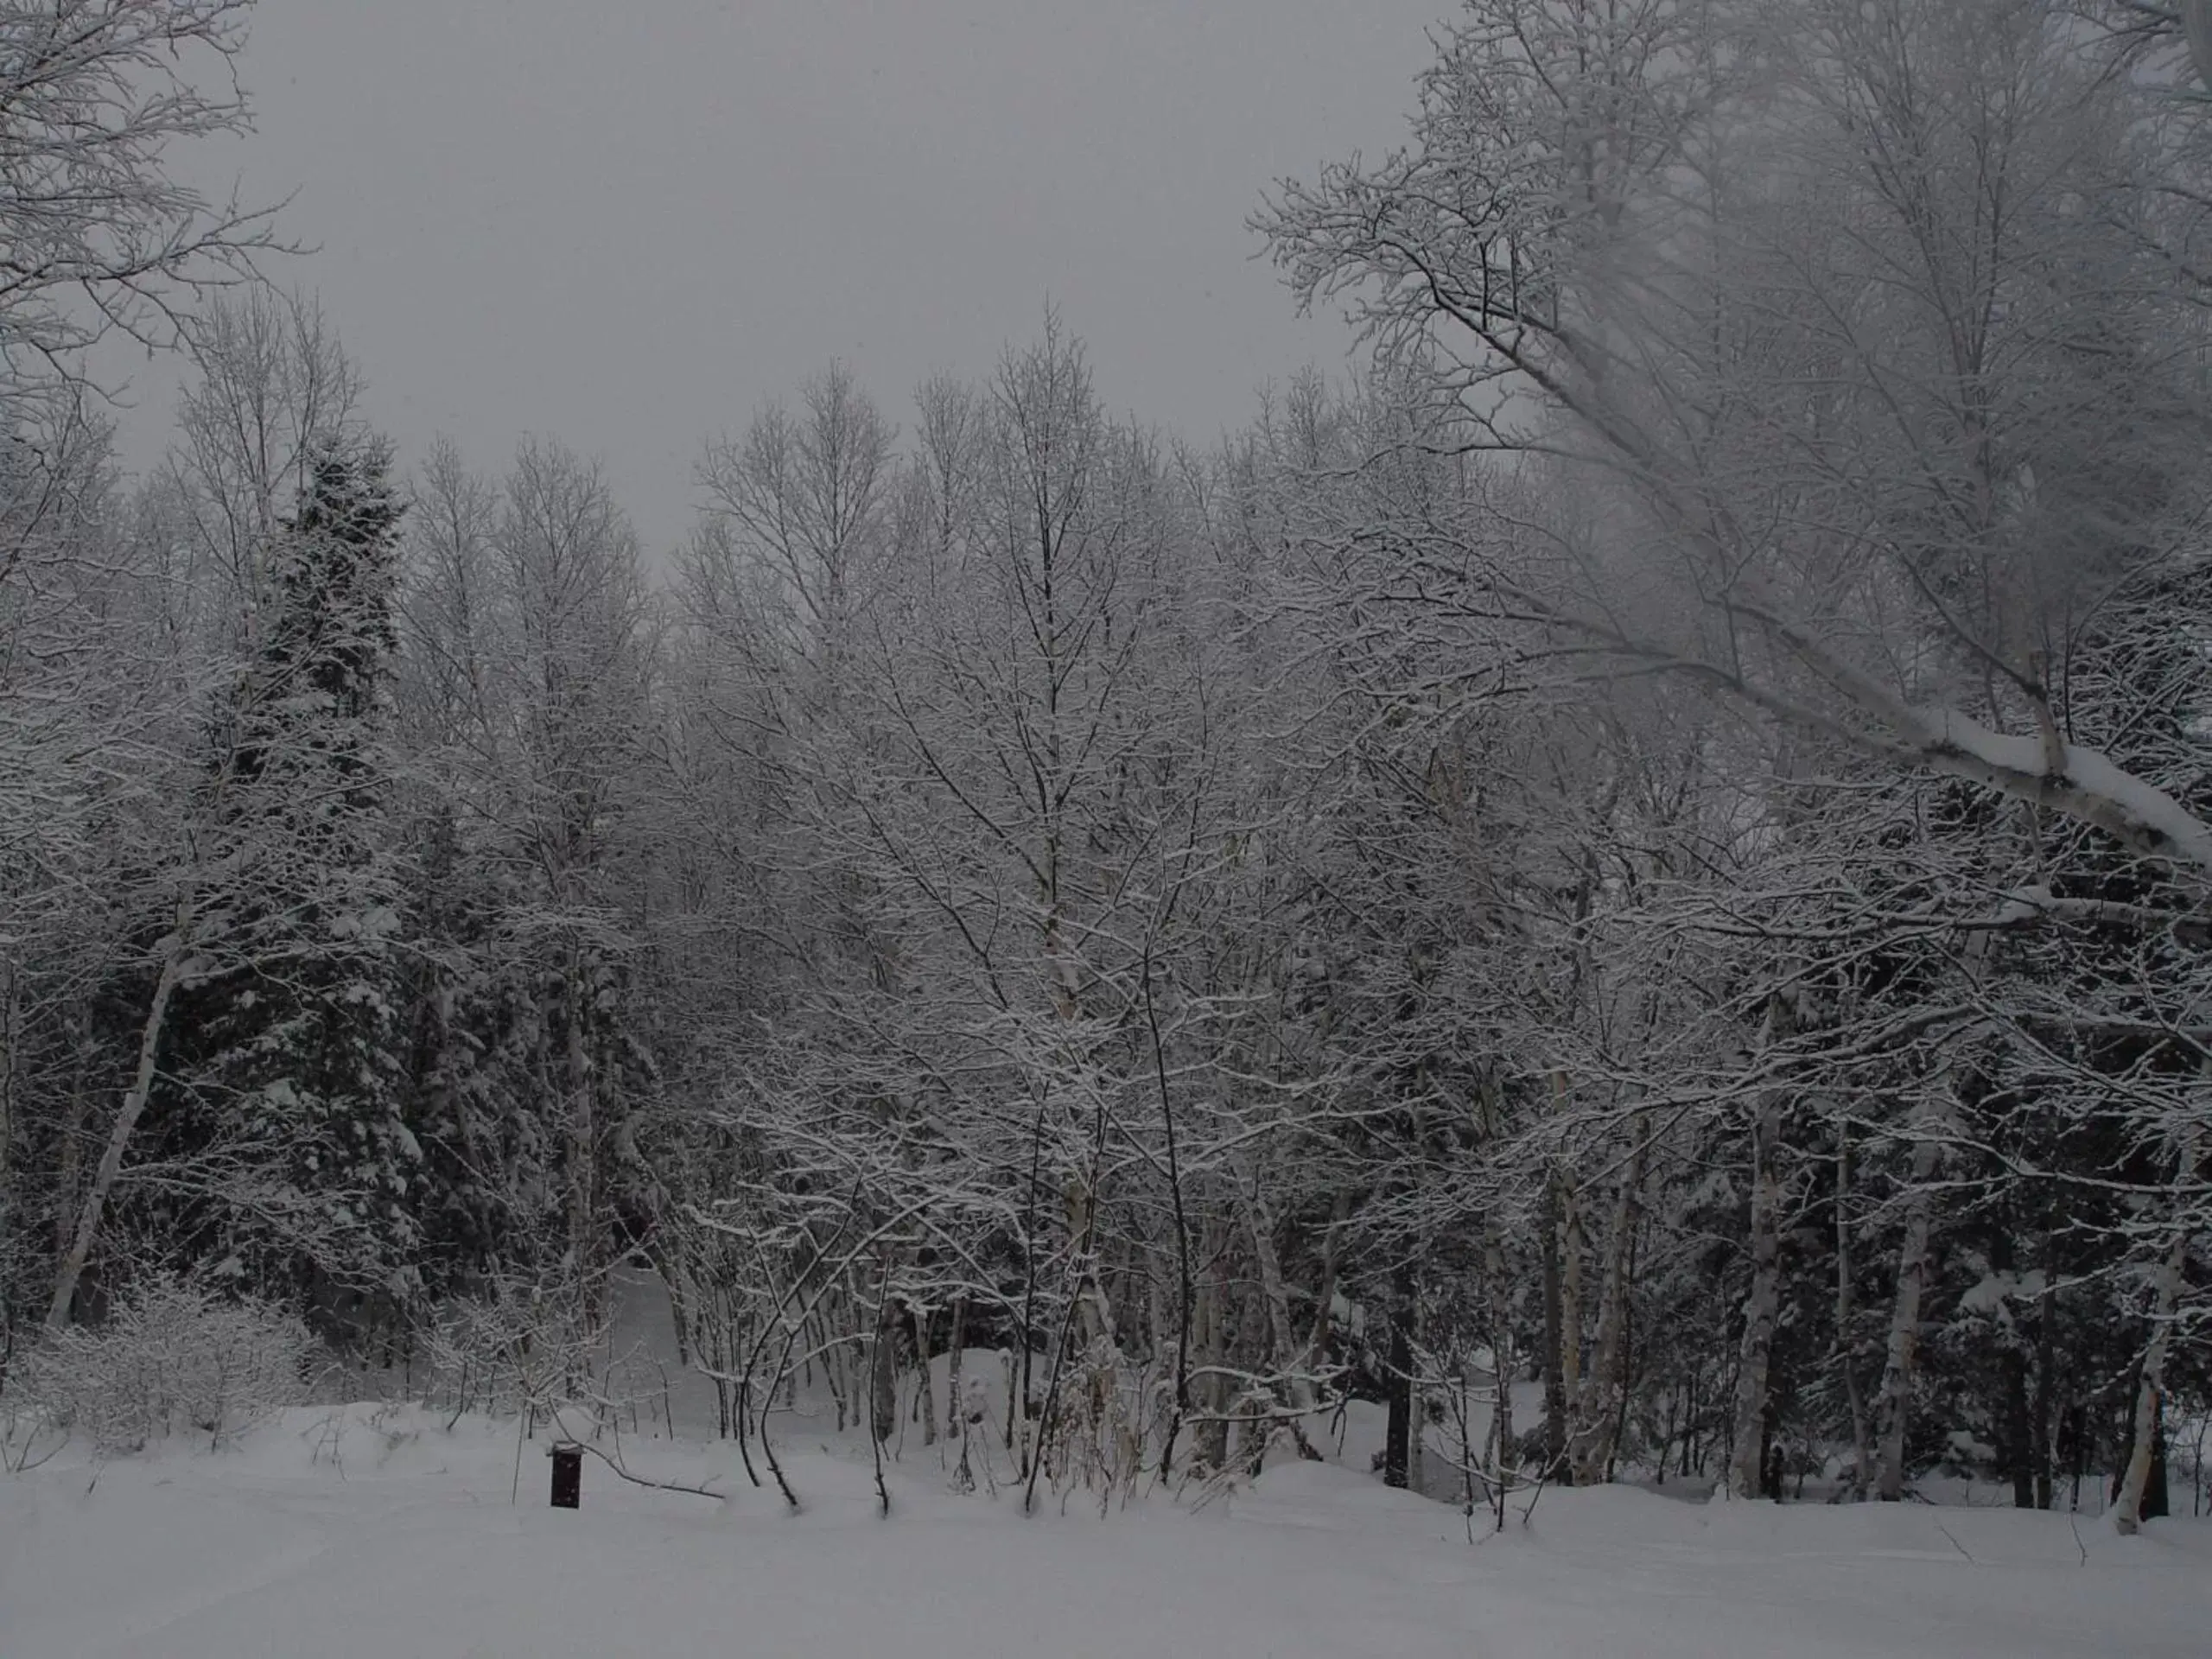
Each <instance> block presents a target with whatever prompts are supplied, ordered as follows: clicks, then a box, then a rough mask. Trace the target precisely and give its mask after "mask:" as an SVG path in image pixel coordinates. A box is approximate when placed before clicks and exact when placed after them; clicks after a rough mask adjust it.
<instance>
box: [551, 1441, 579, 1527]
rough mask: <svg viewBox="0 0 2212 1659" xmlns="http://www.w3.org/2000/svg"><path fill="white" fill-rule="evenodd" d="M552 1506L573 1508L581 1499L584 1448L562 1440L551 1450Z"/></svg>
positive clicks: (561, 1508)
mask: <svg viewBox="0 0 2212 1659" xmlns="http://www.w3.org/2000/svg"><path fill="white" fill-rule="evenodd" d="M552 1458H553V1507H554V1508H555V1509H556V1510H573V1509H575V1508H576V1507H577V1506H578V1505H579V1504H580V1503H582V1501H583V1493H584V1449H583V1447H582V1446H576V1445H574V1444H572V1443H570V1442H569V1441H565V1440H564V1441H563V1442H562V1443H561V1444H560V1445H558V1446H555V1447H554V1448H553V1451H552Z"/></svg>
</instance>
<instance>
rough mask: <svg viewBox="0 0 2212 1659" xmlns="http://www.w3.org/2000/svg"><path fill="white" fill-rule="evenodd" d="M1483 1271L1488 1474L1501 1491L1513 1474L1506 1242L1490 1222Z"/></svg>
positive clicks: (1511, 1365) (1496, 1227) (1487, 1227)
mask: <svg viewBox="0 0 2212 1659" xmlns="http://www.w3.org/2000/svg"><path fill="white" fill-rule="evenodd" d="M1483 1268H1484V1273H1485V1274H1487V1275H1488V1277H1489V1279H1490V1362H1491V1380H1492V1387H1493V1389H1495V1392H1496V1398H1495V1399H1494V1400H1493V1401H1492V1402H1491V1413H1492V1415H1493V1422H1492V1428H1493V1430H1494V1432H1493V1433H1492V1434H1491V1444H1492V1446H1494V1448H1495V1455H1496V1457H1497V1465H1496V1466H1495V1467H1494V1468H1493V1470H1492V1471H1491V1473H1492V1475H1493V1477H1494V1478H1495V1479H1496V1481H1497V1484H1498V1485H1499V1486H1501V1487H1503V1485H1504V1484H1505V1483H1506V1482H1507V1481H1508V1480H1510V1479H1511V1478H1512V1472H1513V1363H1512V1358H1511V1349H1512V1343H1513V1331H1512V1313H1511V1308H1510V1304H1509V1302H1508V1300H1507V1294H1506V1284H1505V1241H1504V1239H1503V1236H1501V1235H1500V1232H1499V1229H1498V1225H1497V1222H1496V1220H1494V1219H1493V1220H1492V1221H1491V1222H1490V1224H1488V1225H1487V1226H1485V1227H1484V1230H1483Z"/></svg>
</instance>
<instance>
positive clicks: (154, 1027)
mask: <svg viewBox="0 0 2212 1659" xmlns="http://www.w3.org/2000/svg"><path fill="white" fill-rule="evenodd" d="M191 925H192V916H191V911H190V909H189V907H188V906H186V905H184V904H180V905H179V906H178V907H177V918H176V931H175V932H174V933H172V934H171V935H170V936H169V942H168V949H167V950H166V951H165V953H164V954H163V956H162V967H161V974H160V976H159V977H158V978H156V980H155V982H154V995H153V998H152V1000H151V1001H149V1002H148V1003H147V1005H146V1021H145V1024H144V1025H143V1027H141V1028H140V1030H139V1033H138V1065H137V1070H136V1071H133V1072H132V1074H131V1078H130V1090H129V1091H128V1092H127V1093H126V1094H124V1096H123V1104H122V1107H121V1109H118V1111H117V1113H116V1115H115V1127H114V1128H112V1129H111V1130H110V1131H109V1132H108V1137H107V1146H106V1148H105V1150H104V1151H103V1152H102V1153H101V1154H100V1161H99V1168H98V1169H96V1170H94V1171H93V1172H92V1185H91V1186H90V1187H88V1188H87V1189H86V1192H85V1198H84V1203H83V1204H82V1205H80V1206H79V1209H78V1211H77V1229H76V1232H75V1235H74V1236H73V1237H72V1238H71V1240H70V1242H69V1248H68V1249H67V1251H66V1252H64V1253H63V1255H62V1257H61V1266H60V1269H59V1271H57V1272H56V1273H55V1274H54V1299H53V1300H52V1301H51V1302H49V1303H48V1305H47V1310H46V1328H47V1329H48V1330H49V1331H59V1330H60V1329H61V1327H62V1326H64V1325H67V1324H68V1323H69V1308H70V1304H71V1303H72V1302H73V1301H74V1300H76V1297H77V1281H79V1279H81V1278H82V1277H84V1273H85V1263H86V1261H87V1260H89V1259H90V1258H91V1256H92V1245H93V1243H94V1242H95V1241H96V1240H98V1238H99V1231H100V1223H101V1222H102V1220H103V1219H105V1216H106V1213H107V1199H108V1194H109V1193H110V1192H112V1191H113V1190H114V1187H115V1182H116V1178H117V1177H118V1175H120V1174H121V1173H123V1157H124V1153H125V1152H126V1151H127V1150H128V1149H129V1147H130V1137H131V1135H132V1133H133V1132H134V1131H135V1130H136V1129H137V1127H138V1120H139V1118H140V1117H142V1116H144V1114H145V1110H146V1101H147V1097H148V1096H149V1095H150V1094H151V1093H152V1092H153V1087H154V1070H155V1067H156V1064H157V1062H158V1061H159V1059H160V1058H161V1049H162V1037H163V1035H164V1033H166V1032H167V1030H168V1018H169V1003H170V1001H172V999H174V998H175V995H176V989H177V986H178V985H179V984H180V983H181V982H182V981H183V978H184V960H185V950H186V946H185V937H186V934H187V932H188V930H189V929H190V927H191Z"/></svg>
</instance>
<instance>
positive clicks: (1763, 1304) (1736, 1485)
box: [1728, 1095, 1782, 1497]
mask: <svg viewBox="0 0 2212 1659" xmlns="http://www.w3.org/2000/svg"><path fill="white" fill-rule="evenodd" d="M1781 1130H1782V1103H1781V1102H1780V1101H1779V1100H1777V1098H1775V1097H1774V1096H1772V1095H1769V1096H1766V1097H1765V1098H1764V1100H1762V1102H1761V1103H1760V1105H1759V1109H1758V1118H1757V1120H1756V1122H1754V1124H1753V1126H1752V1129H1751V1291H1750V1294H1749V1295H1748V1296H1746V1297H1745V1302H1744V1341H1743V1346H1742V1349H1741V1350H1740V1351H1739V1354H1738V1367H1737V1371H1736V1401H1735V1437H1734V1441H1733V1444H1732V1446H1731V1447H1730V1455H1729V1468H1728V1490H1729V1492H1730V1493H1731V1495H1732V1496H1734V1497H1758V1495H1759V1494H1760V1492H1761V1491H1763V1490H1764V1486H1765V1484H1766V1483H1765V1475H1766V1471H1765V1468H1764V1459H1765V1455H1766V1429H1767V1362H1768V1360H1769V1358H1770V1357H1771V1355H1772V1353H1773V1351H1774V1327H1775V1321H1776V1319H1777V1316H1778V1315H1779V1313H1780V1311H1781V1305H1782V1274H1781V1265H1780V1258H1781V1244H1780V1239H1779V1237H1778V1235H1777V1228H1778V1226H1779V1219H1778V1215H1777V1212H1778V1211H1780V1209H1781V1207H1782V1182H1781V1178H1780V1175H1779V1173H1778V1172H1777V1167H1776V1160H1775V1142H1776V1141H1777V1139H1778V1138H1779V1136H1780V1135H1781Z"/></svg>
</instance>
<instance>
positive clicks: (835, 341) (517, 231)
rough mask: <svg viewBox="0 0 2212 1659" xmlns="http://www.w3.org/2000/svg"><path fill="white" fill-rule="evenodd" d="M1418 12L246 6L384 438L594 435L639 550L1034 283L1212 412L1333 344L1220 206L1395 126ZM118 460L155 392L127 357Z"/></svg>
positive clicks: (1143, 409) (1240, 201)
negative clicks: (786, 412)
mask: <svg viewBox="0 0 2212 1659" xmlns="http://www.w3.org/2000/svg"><path fill="white" fill-rule="evenodd" d="M1448 10H1451V7H1450V5H1449V3H1448V0H720V3H717V0H626V3H618V0H374V3H368V0H272V3H270V4H266V5H264V6H262V7H260V8H258V16H257V20H256V22H255V25H254V36H253V41H252V44H251V48H250V50H249V53H248V55H247V57H246V59H245V62H244V63H243V65H242V73H243V75H244V78H245V81H246V84H247V86H248V88H249V91H250V92H251V96H252V98H253V99H254V101H255V104H256V105H257V111H258V128H259V130H258V132H257V135H256V136H255V137H252V138H251V139H248V140H245V141H243V142H242V143H224V144H222V145H219V146H214V147H211V148H210V149H209V150H208V151H207V152H206V153H204V154H203V155H202V156H200V157H199V158H197V159H196V160H195V161H194V164H193V167H192V171H193V172H194V174H195V175H202V176H205V175H206V169H207V168H208V167H209V166H210V164H213V168H215V169H216V170H219V172H220V173H221V174H222V175H224V176H225V177H227V176H228V175H229V174H230V173H231V172H232V171H233V170H236V171H239V172H242V173H243V175H244V177H245V184H246V188H247V190H248V193H249V194H250V195H253V196H259V197H262V198H264V199H265V198H267V197H270V196H273V195H278V194H283V193H285V192H288V191H293V190H296V191H297V193H298V194H297V196H296V200H295V201H294V203H293V206H292V207H291V209H290V211H289V214H288V216H287V218H286V219H285V221H284V223H285V226H286V228H287V229H288V230H289V232H290V233H291V234H292V235H294V236H295V237H297V238H300V239H302V240H305V241H308V242H312V243H315V244H318V245H320V248H321V251H320V252H318V253H317V254H315V256H314V257H311V258H308V259H304V260H300V261H297V262H291V263H289V264H287V265H286V266H284V267H283V269H280V270H278V271H277V276H278V277H279V278H280V280H288V281H292V282H296V283H299V284H301V285H302V286H305V287H308V288H313V289H319V290H320V291H321V296H322V299H323V302H324V305H325V308H326V310H327V312H328V314H329V315H330V316H331V317H332V319H333V320H334V321H335V322H336V324H337V325H338V327H339V329H340V333H341V334H342V335H343V336H344V338H345V340H346V344H347V346H348V347H349V348H350V350H351V351H352V352H353V355H354V356H355V357H356V358H357V359H359V361H360V363H361V365H362V366H363V367H364V369H365V372H367V374H368V377H369V379H370V382H371V389H372V390H371V398H370V409H369V412H370V414H371V415H372V417H373V418H374V419H375V420H377V421H378V423H380V424H382V425H383V426H385V428H386V429H389V430H390V431H391V433H392V435H394V436H395V437H397V439H398V440H399V441H400V442H401V443H402V445H403V447H404V449H405V450H406V451H407V452H408V453H410V454H413V453H416V452H417V451H418V450H419V448H420V446H421V445H422V444H423V442H424V441H425V440H427V439H428V438H429V437H430V436H431V435H434V434H436V433H439V432H448V433H451V434H452V435H454V436H455V437H457V438H458V439H459V440H460V441H461V443H462V444H463V446H464V447H465V448H466V449H467V451H468V453H469V455H470V458H471V460H472V461H474V464H475V465H477V466H478V467H484V468H487V469H488V468H493V467H500V466H503V465H504V463H505V461H506V459H507V457H508V456H509V455H510V454H512V448H513V446H514V444H515V442H516V441H517V439H518V437H519V436H520V435H523V434H524V433H525V432H537V433H543V434H545V435H552V436H556V437H559V438H561V439H563V441H565V442H569V444H571V445H573V446H574V447H575V448H578V449H581V450H582V451H584V452H586V453H587V454H594V455H597V456H599V457H600V458H601V459H602V460H603V461H605V462H606V463H607V468H608V471H609V474H610V475H611V477H612V478H613V481H614V483H615V485H616V486H617V487H618V489H619V490H620V493H621V495H622V498H623V499H624V502H625V505H627V506H628V508H629V509H630V511H631V512H632V516H633V517H634V518H636V519H637V521H638V524H639V528H640V530H641V531H643V532H644V533H645V537H646V541H647V543H648V545H649V547H651V548H652V549H654V550H658V549H660V548H662V547H664V546H665V545H666V544H668V543H671V542H672V541H673V540H674V539H676V538H677V537H679V536H681V534H682V533H683V530H684V528H685V526H686V525H687V524H688V523H689V522H690V507H691V502H692V499H693V492H692V486H691V481H690V469H691V464H692V461H693V460H694V459H695V457H696V454H697V453H698V449H699V446H700V443H701V442H702V439H703V438H705V437H706V436H708V435H710V434H712V433H714V432H715V431H717V430H719V429H723V428H734V427H737V426H740V425H741V424H742V423H744V421H745V420H746V418H747V416H748V415H749V414H750V412H751V411H752V410H753V408H754V407H755V406H756V405H757V404H760V402H761V401H762V400H763V399H764V398H767V397H773V396H777V395H779V394H780V393H782V392H785V391H788V390H789V389H790V388H791V387H792V386H793V385H795V384H796V383H797V382H798V380H800V379H801V378H804V376H805V375H807V374H808V373H810V372H812V371H814V370H815V369H817V368H818V367H819V366H821V365H823V363H825V362H827V361H828V360H829V359H830V358H832V357H839V358H842V359H845V360H846V361H847V362H849V363H850V364H851V365H853V367H854V368H855V371H856V372H858V373H859V375H860V376H861V378H862V379H863V381H864V382H866V383H867V384H868V385H870V386H871V387H872V388H873V389H874V391H875V392H876V394H877V396H878V397H880V399H881V400H882V401H883V403H884V404H885V405H886V407H887V409H888V410H890V411H891V412H892V413H893V416H894V417H896V418H899V419H900V420H901V421H902V422H903V421H904V419H905V417H906V406H907V403H908V397H909V394H910V392H911V391H912V388H913V386H914V385H915V384H916V383H917V382H918V380H919V379H920V378H922V377H923V375H925V373H927V372H930V371H931V370H932V369H937V368H948V369H952V370H956V371H958V372H964V373H969V374H978V375H980V374H982V373H984V372H988V369H989V368H990V367H991V366H992V365H993V363H994V362H995V359H996V357H997V354H998V353H999V351H1000V349H1001V347H1002V346H1004V345H1005V344H1006V343H1007V342H1008V341H1009V340H1017V339H1022V338H1027V336H1028V335H1029V334H1032V333H1033V331H1034V329H1035V327H1036V325H1037V323H1038V321H1039V318H1040V316H1041V314H1042V309H1043V306H1044V303H1045V301H1046V297H1047V296H1050V297H1051V298H1052V301H1053V302H1056V303H1057V304H1058V306H1059V308H1060V309H1061V311H1062V313H1063V315H1064V316H1065V319H1066V321H1067V322H1068V324H1069V326H1070V327H1072V328H1073V329H1074V330H1075V331H1076V332H1077V334H1081V335H1082V336H1083V337H1084V339H1086V340H1088V341H1089V343H1090V348H1091V354H1092V360H1093V363H1094V365H1095V368H1096V373H1097V379H1098V384H1099V387H1100V390H1101V391H1102V393H1103V395H1104V396H1105V397H1106V398H1107V400H1108V402H1109V404H1112V405H1113V406H1114V407H1116V408H1117V409H1123V410H1135V411H1137V412H1138V413H1140V414H1141V415H1143V416H1146V417H1147V418H1149V419H1154V420H1157V421H1160V422H1162V423H1168V424H1172V425H1173V426H1175V427H1177V428H1179V429H1181V430H1183V431H1185V432H1186V433H1188V434H1191V435H1193V436H1196V437H1201V438H1204V437H1210V436H1211V435H1214V434H1215V433H1217V431H1219V430H1220V429H1224V428H1225V427H1229V426H1234V425H1236V424H1239V423H1242V422H1243V419H1244V418H1245V417H1246V416H1248V415H1249V412H1250V411H1251V410H1252V408H1253V404H1254V396H1253V394H1254V391H1255V387H1256V386H1257V385H1259V384H1260V383H1261V382H1262V381H1263V380H1265V379H1267V378H1270V377H1280V376H1281V375H1282V374H1284V373H1285V372H1287V371H1289V370H1290V369H1292V368H1294V367H1295V366H1297V365H1299V364H1300V363H1302V362H1306V361H1311V360H1316V359H1319V360H1321V361H1324V362H1325V363H1328V364H1331V365H1334V364H1336V363H1338V362H1340V361H1341V360H1342V359H1341V354H1342V352H1343V349H1344V335H1343V333H1342V330H1341V328H1340V327H1339V326H1338V325H1335V324H1333V323H1320V322H1316V323H1311V324H1308V323H1301V322H1300V321H1299V320H1298V319H1297V318H1296V317H1295V316H1294V315H1293V308H1292V304H1291V301H1290V298H1289V296H1287V294H1286V293H1285V292H1284V290H1283V289H1281V286H1280V284H1279V283H1277V281H1276V279H1275V277H1274V272H1273V271H1272V270H1270V269H1269V268H1268V265H1267V264H1265V263H1264V262H1262V261H1258V260H1255V259H1254V258H1253V257H1252V256H1253V254H1254V252H1255V248H1256V241H1255V238H1253V237H1252V236H1251V234H1250V233H1249V232H1247V231H1246V230H1245V228H1244V225H1243V220H1244V218H1245V216H1246V214H1247V213H1249V211H1250V209H1251V208H1252V207H1253V205H1254V203H1255V200H1256V199H1257V197H1258V195H1259V193H1260V192H1261V190H1262V188H1264V187H1265V186H1266V185H1267V184H1268V181H1270V180H1271V179H1273V178H1274V177H1277V176H1280V175H1283V174H1285V173H1290V174H1299V175H1303V174H1306V173H1309V172H1311V171H1312V170H1313V168H1314V166H1315V165H1316V164H1317V163H1318V162H1320V161H1322V160H1324V159H1330V158H1334V157H1337V156H1341V155H1344V154H1346V153H1348V152H1350V151H1351V150H1352V149H1359V148H1364V149H1368V150H1370V151H1374V150H1378V149H1383V148H1385V147H1387V146H1389V144H1392V143H1395V142H1397V141H1398V140H1399V138H1400V137H1401V136H1402V134H1403V132H1404V130H1405V117H1406V114H1407V112H1408V110H1409V109H1410V108H1411V105H1412V101H1413V86H1412V80H1413V77H1414V74H1415V73H1417V72H1418V71H1419V70H1420V68H1421V66H1422V65H1423V64H1424V63H1425V62H1426V61H1427V59H1428V56H1429V47H1428V44H1427V39H1426V37H1425V33H1424V31H1425V29H1426V28H1427V25H1428V24H1429V23H1430V22H1431V20H1433V18H1435V17H1437V16H1442V15H1444V14H1445V13H1446V12H1447V11H1448ZM144 384H145V385H146V388H147V397H146V414H145V415H143V416H140V417H138V418H137V420H134V422H133V423H132V430H131V434H130V435H131V438H132V440H133V442H132V448H134V449H136V448H139V447H140V446H142V445H144V444H146V443H148V442H150V441H155V440H153V439H151V437H150V436H149V435H150V434H151V432H152V429H153V428H154V427H155V424H156V423H155V421H154V420H153V419H152V418H151V417H152V416H154V415H155V414H156V412H159V411H163V409H164V404H163V400H162V395H161V394H160V393H159V392H158V391H157V390H156V388H157V385H158V379H157V378H156V379H149V380H146V381H145V382H144Z"/></svg>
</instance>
